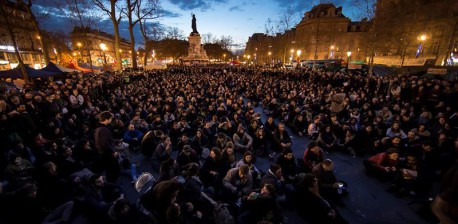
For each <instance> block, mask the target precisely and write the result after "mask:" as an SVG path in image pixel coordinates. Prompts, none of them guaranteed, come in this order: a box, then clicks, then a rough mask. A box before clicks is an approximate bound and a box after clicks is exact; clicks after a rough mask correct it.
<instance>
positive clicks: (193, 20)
mask: <svg viewBox="0 0 458 224" xmlns="http://www.w3.org/2000/svg"><path fill="white" fill-rule="evenodd" d="M192 32H193V33H199V32H197V25H196V15H195V14H192Z"/></svg>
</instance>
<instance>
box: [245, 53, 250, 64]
mask: <svg viewBox="0 0 458 224" xmlns="http://www.w3.org/2000/svg"><path fill="white" fill-rule="evenodd" d="M246 57H247V58H248V64H250V58H251V55H248V56H246Z"/></svg>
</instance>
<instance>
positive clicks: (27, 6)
mask: <svg viewBox="0 0 458 224" xmlns="http://www.w3.org/2000/svg"><path fill="white" fill-rule="evenodd" d="M18 2H19V4H20V5H22V6H23V7H24V8H25V9H26V10H27V13H28V14H29V16H30V19H31V20H32V24H33V28H34V29H35V31H36V32H37V34H38V36H39V37H40V38H38V40H39V41H40V45H41V51H42V52H43V59H44V61H45V66H46V65H47V64H48V63H49V62H50V61H51V60H50V57H49V49H48V43H47V42H46V41H45V40H44V38H43V33H42V32H41V29H40V26H39V24H38V21H37V18H36V17H35V14H33V12H32V9H31V8H30V7H31V6H32V5H31V3H30V1H29V4H25V3H24V1H22V0H20V1H18Z"/></svg>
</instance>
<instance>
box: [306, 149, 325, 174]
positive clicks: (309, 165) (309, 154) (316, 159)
mask: <svg viewBox="0 0 458 224" xmlns="http://www.w3.org/2000/svg"><path fill="white" fill-rule="evenodd" d="M323 154H324V153H323V149H321V148H320V147H319V146H318V144H317V143H316V142H315V141H311V142H310V143H309V144H308V146H307V149H306V150H305V151H304V156H303V157H302V160H303V162H304V164H303V165H304V169H306V171H307V172H311V171H312V169H313V167H314V166H315V165H316V164H318V163H321V162H323V160H324V156H323Z"/></svg>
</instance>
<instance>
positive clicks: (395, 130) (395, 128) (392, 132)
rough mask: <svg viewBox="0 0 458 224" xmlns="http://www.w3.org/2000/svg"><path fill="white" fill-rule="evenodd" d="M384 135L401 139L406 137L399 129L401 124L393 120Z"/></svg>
mask: <svg viewBox="0 0 458 224" xmlns="http://www.w3.org/2000/svg"><path fill="white" fill-rule="evenodd" d="M386 136H387V137H390V138H393V137H400V138H401V139H405V138H407V135H406V133H404V131H403V130H402V129H401V126H400V124H399V123H398V122H394V123H393V124H392V125H391V127H390V128H388V130H387V131H386Z"/></svg>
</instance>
